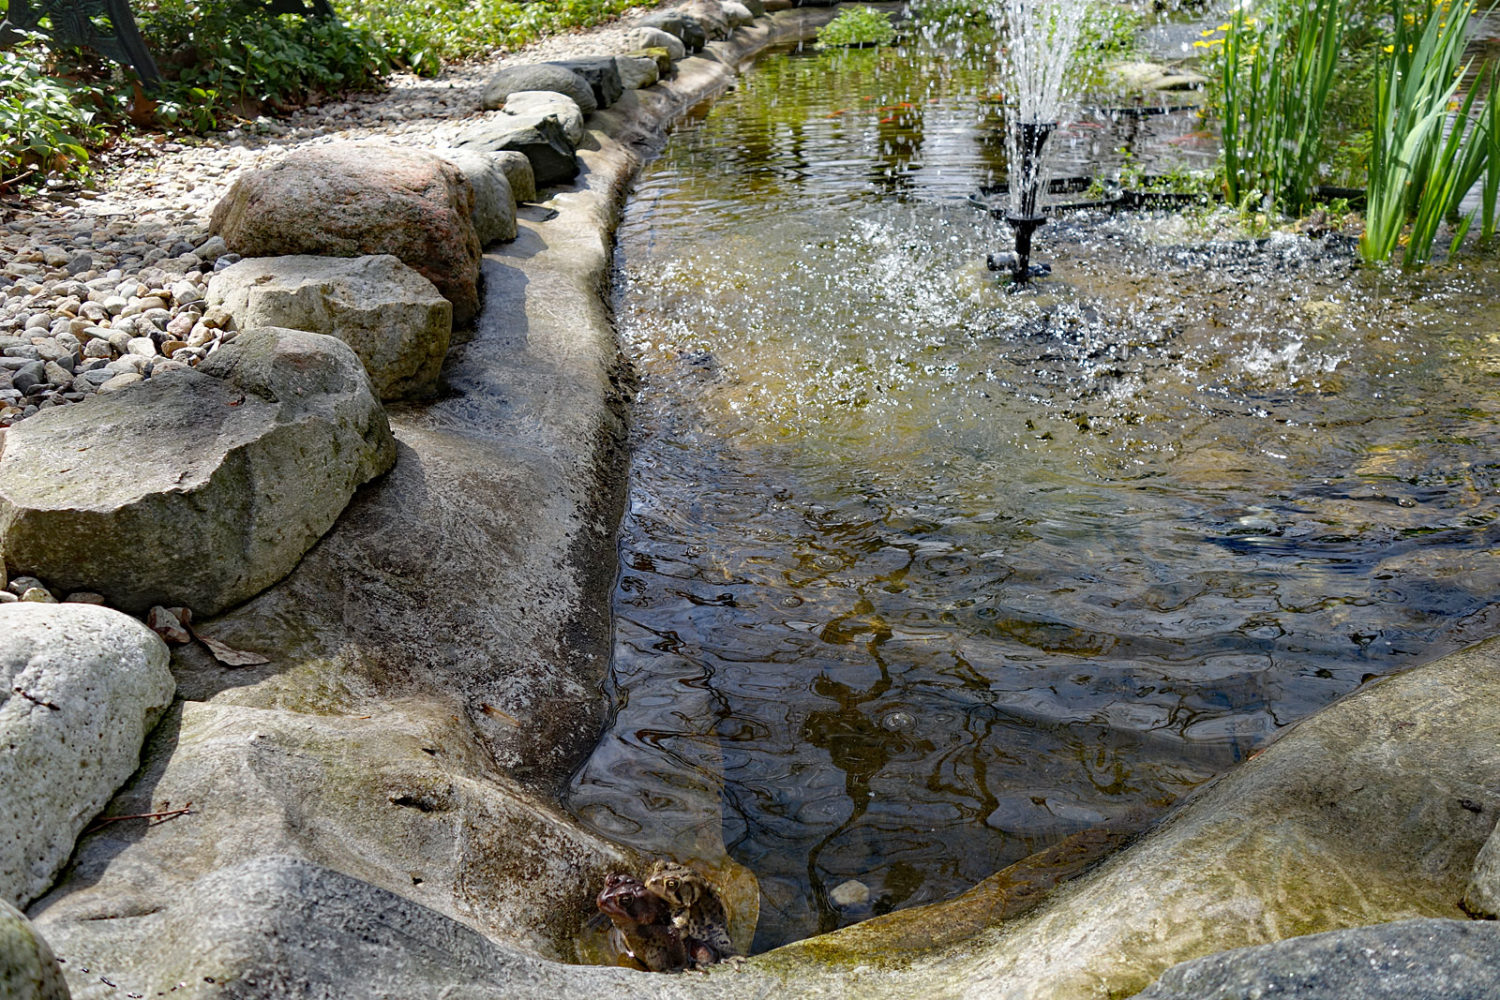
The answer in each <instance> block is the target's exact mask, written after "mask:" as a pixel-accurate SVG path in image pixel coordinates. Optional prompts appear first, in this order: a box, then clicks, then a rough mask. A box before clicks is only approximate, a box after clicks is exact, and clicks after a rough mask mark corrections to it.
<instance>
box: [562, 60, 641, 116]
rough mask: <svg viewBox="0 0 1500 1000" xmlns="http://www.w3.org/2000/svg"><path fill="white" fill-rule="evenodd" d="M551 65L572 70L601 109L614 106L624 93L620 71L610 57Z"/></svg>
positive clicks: (564, 61) (565, 61)
mask: <svg viewBox="0 0 1500 1000" xmlns="http://www.w3.org/2000/svg"><path fill="white" fill-rule="evenodd" d="M552 65H554V66H561V67H563V68H564V69H567V70H572V71H573V72H574V73H577V74H578V75H579V76H581V77H583V78H584V79H585V80H587V81H588V85H589V87H590V89H592V90H593V92H594V101H595V102H596V103H597V104H598V105H599V107H601V108H607V107H609V106H610V105H612V104H614V103H615V102H616V101H618V100H619V99H620V97H621V95H623V94H624V93H625V85H624V84H623V83H621V82H620V70H619V68H618V67H617V66H615V61H614V58H613V57H611V56H587V57H584V58H581V59H563V60H559V61H556V62H554V63H553V64H552Z"/></svg>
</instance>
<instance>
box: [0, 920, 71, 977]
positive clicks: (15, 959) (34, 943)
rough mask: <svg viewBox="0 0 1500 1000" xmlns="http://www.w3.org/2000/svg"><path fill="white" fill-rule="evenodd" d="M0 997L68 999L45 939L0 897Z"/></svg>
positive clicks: (61, 975) (60, 975) (59, 972)
mask: <svg viewBox="0 0 1500 1000" xmlns="http://www.w3.org/2000/svg"><path fill="white" fill-rule="evenodd" d="M0 997H4V998H5V1000H69V997H70V994H69V993H68V984H67V981H66V980H64V979H63V974H62V970H61V969H59V968H58V967H57V959H56V958H55V957H54V956H53V954H52V949H51V948H48V947H47V942H46V941H43V940H42V936H41V935H40V934H38V933H37V932H36V928H35V927H33V926H31V922H30V921H28V920H27V919H26V918H25V917H24V916H22V915H21V911H20V910H17V909H16V908H15V907H13V906H11V905H10V904H9V903H7V902H5V901H4V900H0Z"/></svg>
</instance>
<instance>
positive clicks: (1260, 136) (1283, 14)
mask: <svg viewBox="0 0 1500 1000" xmlns="http://www.w3.org/2000/svg"><path fill="white" fill-rule="evenodd" d="M1343 25H1344V21H1343V18H1342V11H1341V5H1340V3H1339V0H1313V2H1310V3H1306V4H1299V5H1288V6H1286V7H1282V8H1279V9H1274V10H1272V11H1270V12H1268V13H1267V14H1266V16H1264V17H1263V18H1260V19H1257V18H1253V17H1250V16H1249V15H1248V14H1247V13H1246V12H1245V11H1244V9H1243V8H1241V9H1237V10H1236V11H1235V12H1234V13H1233V14H1232V15H1231V16H1230V19H1229V22H1228V23H1227V24H1224V25H1221V26H1220V27H1219V29H1217V31H1210V32H1206V33H1205V35H1207V36H1214V35H1221V36H1222V37H1215V38H1210V40H1208V41H1202V42H1200V43H1199V46H1200V47H1202V48H1208V49H1210V50H1212V49H1214V48H1216V47H1219V46H1222V51H1221V52H1220V53H1216V55H1217V57H1218V58H1217V63H1218V66H1217V68H1218V88H1219V91H1220V95H1221V99H1222V102H1223V130H1222V131H1223V147H1224V168H1225V169H1224V175H1225V176H1224V179H1225V185H1226V188H1227V194H1228V196H1229V201H1230V202H1231V203H1232V204H1235V205H1246V206H1248V203H1250V202H1254V201H1258V202H1260V203H1261V207H1262V208H1263V209H1264V210H1266V211H1278V212H1282V213H1284V214H1287V215H1301V214H1303V213H1305V212H1306V211H1307V210H1308V209H1309V208H1310V207H1311V204H1312V198H1313V192H1314V186H1315V180H1316V175H1317V172H1318V169H1319V164H1320V163H1321V162H1322V160H1323V152H1324V138H1323V137H1324V111H1325V108H1326V106H1327V102H1328V95H1329V92H1330V91H1331V89H1332V87H1333V83H1334V79H1335V70H1336V68H1337V66H1338V61H1339V52H1340V47H1341V44H1342V40H1343V30H1344V29H1343Z"/></svg>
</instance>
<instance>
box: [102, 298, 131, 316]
mask: <svg viewBox="0 0 1500 1000" xmlns="http://www.w3.org/2000/svg"><path fill="white" fill-rule="evenodd" d="M99 304H100V305H102V306H103V307H104V309H105V311H106V312H108V313H109V314H110V315H111V316H118V315H120V314H121V313H123V312H124V311H125V307H126V306H128V305H129V304H130V300H129V299H126V298H125V297H124V296H123V295H110V296H107V297H106V298H105V299H104V301H103V302H101V303H99Z"/></svg>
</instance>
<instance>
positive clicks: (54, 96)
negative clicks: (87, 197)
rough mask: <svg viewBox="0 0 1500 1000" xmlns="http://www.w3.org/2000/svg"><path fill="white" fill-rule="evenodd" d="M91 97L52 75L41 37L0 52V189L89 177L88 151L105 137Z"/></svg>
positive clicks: (74, 85)
mask: <svg viewBox="0 0 1500 1000" xmlns="http://www.w3.org/2000/svg"><path fill="white" fill-rule="evenodd" d="M93 97H94V92H93V91H91V90H90V89H89V88H86V87H82V86H79V85H78V84H74V83H70V82H68V81H65V80H63V79H60V78H58V77H56V76H54V75H53V74H52V73H51V72H50V67H49V65H48V63H47V54H46V50H45V49H44V48H43V47H42V45H41V41H40V39H39V37H37V36H32V37H30V38H27V39H25V40H23V41H22V42H21V43H19V44H17V45H16V46H15V47H13V48H9V49H0V189H3V188H10V187H16V186H19V185H22V184H24V183H26V182H28V181H33V180H41V179H45V178H46V177H47V176H49V175H50V176H54V177H68V176H73V177H79V176H83V175H84V174H85V173H87V171H88V166H89V147H91V146H97V145H98V144H99V143H101V142H103V141H104V139H105V136H106V133H105V131H104V129H103V128H102V127H100V126H99V125H98V124H96V123H95V121H94V119H95V117H96V114H95V112H94V111H93V110H92V109H90V108H89V107H87V106H86V105H88V104H91V103H92V102H93Z"/></svg>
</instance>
